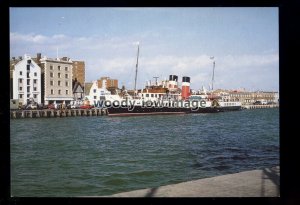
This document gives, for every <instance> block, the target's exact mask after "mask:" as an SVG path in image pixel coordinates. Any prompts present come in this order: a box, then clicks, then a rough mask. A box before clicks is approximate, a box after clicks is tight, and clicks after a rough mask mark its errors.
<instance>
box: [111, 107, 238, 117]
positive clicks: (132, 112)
mask: <svg viewBox="0 0 300 205" xmlns="http://www.w3.org/2000/svg"><path fill="white" fill-rule="evenodd" d="M240 109H241V107H240V106H235V107H207V108H199V109H198V110H192V109H191V108H170V107H162V108H155V107H141V106H135V107H134V108H133V109H130V108H127V107H123V108H122V107H119V108H107V110H108V115H109V116H138V115H170V114H190V113H218V112H226V111H236V110H240Z"/></svg>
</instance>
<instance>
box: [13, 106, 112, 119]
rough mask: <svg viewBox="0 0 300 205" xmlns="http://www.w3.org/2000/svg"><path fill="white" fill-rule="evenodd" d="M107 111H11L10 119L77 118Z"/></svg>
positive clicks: (102, 109) (100, 114) (98, 114)
mask: <svg viewBox="0 0 300 205" xmlns="http://www.w3.org/2000/svg"><path fill="white" fill-rule="evenodd" d="M107 114H108V112H107V109H105V108H101V109H62V110H52V109H51V110H50V109H44V110H11V111H10V118H11V119H20V118H50V117H77V116H102V115H107Z"/></svg>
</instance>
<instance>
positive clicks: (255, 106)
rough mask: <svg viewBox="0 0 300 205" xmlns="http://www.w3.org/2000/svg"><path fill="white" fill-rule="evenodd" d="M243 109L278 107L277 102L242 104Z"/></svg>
mask: <svg viewBox="0 0 300 205" xmlns="http://www.w3.org/2000/svg"><path fill="white" fill-rule="evenodd" d="M242 107H243V108H244V109H262V108H276V107H279V105H278V104H272V105H242Z"/></svg>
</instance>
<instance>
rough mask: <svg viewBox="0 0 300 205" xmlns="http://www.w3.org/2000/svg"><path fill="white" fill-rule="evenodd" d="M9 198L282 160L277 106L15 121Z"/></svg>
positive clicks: (95, 189)
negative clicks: (163, 114) (10, 196)
mask: <svg viewBox="0 0 300 205" xmlns="http://www.w3.org/2000/svg"><path fill="white" fill-rule="evenodd" d="M10 124H11V128H10V129H11V195H12V196H57V197H60V196H103V195H110V194H115V193H119V192H125V191H131V190H137V189H144V188H151V187H158V186H162V185H168V184H174V183H179V182H185V181H189V180H194V179H200V178H206V177H212V176H217V175H222V174H229V173H236V172H240V171H245V170H253V169H260V168H266V167H274V166H278V165H279V109H278V108H270V109H254V110H242V111H236V112H224V113H208V114H190V115H165V116H158V115H156V116H142V117H141V116H139V117H107V116H102V117H97V116H95V117H88V118H87V117H76V118H39V119H19V120H11V121H10Z"/></svg>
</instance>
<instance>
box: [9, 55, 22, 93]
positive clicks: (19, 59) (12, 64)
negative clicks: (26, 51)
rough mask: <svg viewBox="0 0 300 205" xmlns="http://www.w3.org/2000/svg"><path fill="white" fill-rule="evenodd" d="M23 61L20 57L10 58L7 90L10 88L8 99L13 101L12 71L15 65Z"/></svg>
mask: <svg viewBox="0 0 300 205" xmlns="http://www.w3.org/2000/svg"><path fill="white" fill-rule="evenodd" d="M22 59H23V57H22V56H19V57H18V58H16V57H12V59H10V61H9V88H10V93H9V96H10V99H13V71H14V69H15V65H16V64H17V63H18V62H20V61H21V60H22Z"/></svg>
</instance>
